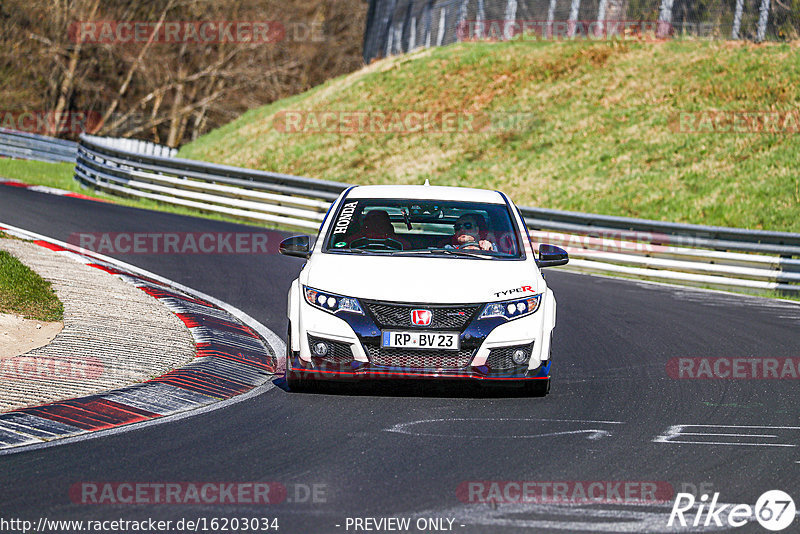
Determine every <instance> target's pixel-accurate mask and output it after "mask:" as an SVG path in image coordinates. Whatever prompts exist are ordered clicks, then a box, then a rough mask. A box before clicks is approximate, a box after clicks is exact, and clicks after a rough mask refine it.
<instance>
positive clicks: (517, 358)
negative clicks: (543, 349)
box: [511, 349, 528, 365]
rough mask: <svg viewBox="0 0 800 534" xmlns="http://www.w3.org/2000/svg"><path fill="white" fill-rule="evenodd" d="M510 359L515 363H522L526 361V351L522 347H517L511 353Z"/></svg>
mask: <svg viewBox="0 0 800 534" xmlns="http://www.w3.org/2000/svg"><path fill="white" fill-rule="evenodd" d="M511 359H512V360H513V361H514V363H516V364H517V365H522V364H523V363H525V362H527V361H528V353H527V352H525V351H524V350H522V349H517V350H515V351H514V354H512V355H511Z"/></svg>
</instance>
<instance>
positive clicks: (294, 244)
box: [278, 235, 311, 258]
mask: <svg viewBox="0 0 800 534" xmlns="http://www.w3.org/2000/svg"><path fill="white" fill-rule="evenodd" d="M278 250H279V251H280V253H281V254H283V255H284V256H297V257H298V258H308V257H309V256H311V247H310V245H309V239H308V236H307V235H296V236H292V237H288V238H286V239H284V240H283V241H281V244H280V246H279V247H278Z"/></svg>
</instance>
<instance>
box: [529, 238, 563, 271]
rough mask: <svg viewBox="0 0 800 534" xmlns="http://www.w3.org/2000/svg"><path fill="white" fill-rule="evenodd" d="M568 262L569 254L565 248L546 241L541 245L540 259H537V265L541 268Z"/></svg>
mask: <svg viewBox="0 0 800 534" xmlns="http://www.w3.org/2000/svg"><path fill="white" fill-rule="evenodd" d="M568 262H569V256H568V255H567V251H566V250H564V249H563V248H561V247H557V246H555V245H548V244H546V243H543V244H541V245H539V259H538V260H536V265H538V266H539V268H542V267H555V266H557V265H566V264H567V263H568Z"/></svg>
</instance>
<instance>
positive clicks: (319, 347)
mask: <svg viewBox="0 0 800 534" xmlns="http://www.w3.org/2000/svg"><path fill="white" fill-rule="evenodd" d="M313 350H314V355H315V356H325V355H326V354H328V344H327V343H323V342H321V341H320V342H319V343H314V349H313Z"/></svg>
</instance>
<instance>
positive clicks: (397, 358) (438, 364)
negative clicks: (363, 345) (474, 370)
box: [367, 345, 474, 369]
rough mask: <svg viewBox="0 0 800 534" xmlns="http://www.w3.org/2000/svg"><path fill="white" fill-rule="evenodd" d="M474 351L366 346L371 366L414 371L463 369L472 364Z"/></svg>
mask: <svg viewBox="0 0 800 534" xmlns="http://www.w3.org/2000/svg"><path fill="white" fill-rule="evenodd" d="M473 352H474V349H462V350H457V351H433V350H410V349H384V348H381V347H377V346H375V345H367V354H369V360H370V362H372V364H373V365H377V366H379V367H410V368H414V369H463V368H464V367H467V366H468V365H469V364H470V363H471V362H472V353H473Z"/></svg>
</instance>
